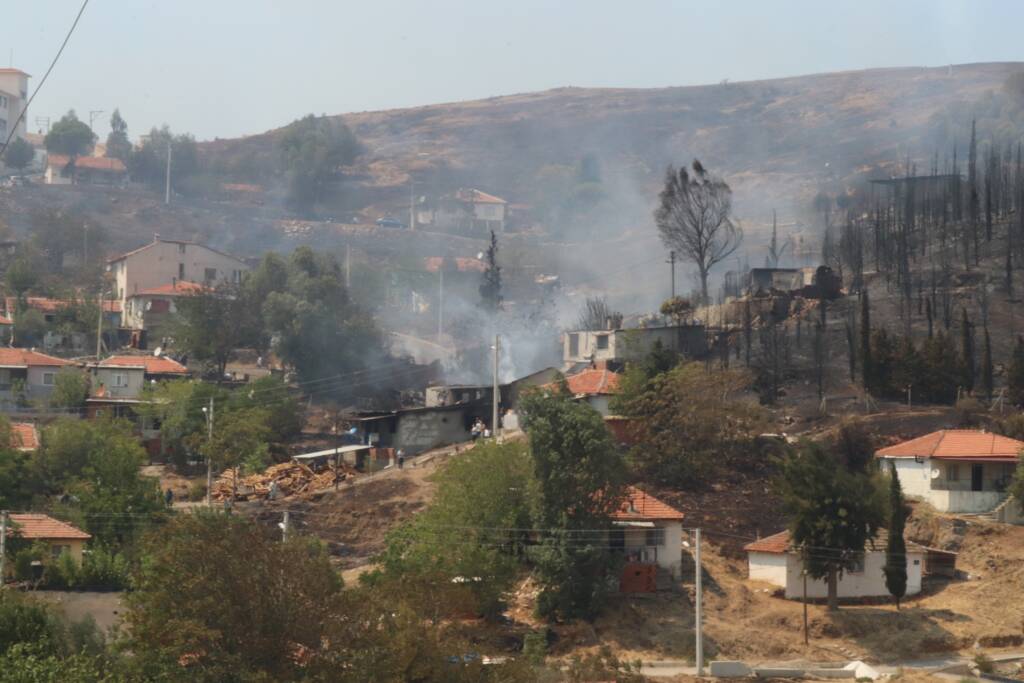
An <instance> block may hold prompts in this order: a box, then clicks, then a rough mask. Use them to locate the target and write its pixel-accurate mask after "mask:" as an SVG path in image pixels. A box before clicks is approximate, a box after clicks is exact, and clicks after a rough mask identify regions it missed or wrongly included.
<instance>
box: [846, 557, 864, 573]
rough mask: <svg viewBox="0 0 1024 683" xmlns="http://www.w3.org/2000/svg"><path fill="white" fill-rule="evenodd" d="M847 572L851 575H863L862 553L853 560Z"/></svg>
mask: <svg viewBox="0 0 1024 683" xmlns="http://www.w3.org/2000/svg"><path fill="white" fill-rule="evenodd" d="M849 572H850V573H851V574H863V573H864V553H860V554H858V555H857V557H855V558H853V562H852V563H851V565H850V570H849Z"/></svg>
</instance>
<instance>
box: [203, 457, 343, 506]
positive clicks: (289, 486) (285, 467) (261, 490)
mask: <svg viewBox="0 0 1024 683" xmlns="http://www.w3.org/2000/svg"><path fill="white" fill-rule="evenodd" d="M353 471H354V470H352V468H351V467H349V466H347V465H342V466H341V467H340V468H339V470H338V481H339V482H342V481H345V479H347V478H348V477H350V476H351V475H352V473H353ZM236 476H238V470H237V469H228V470H225V471H224V473H223V474H222V475H220V476H219V477H218V478H217V481H215V482H214V484H213V491H212V495H213V498H214V499H215V500H221V501H223V500H231V497H232V491H234V492H235V500H265V499H266V498H267V497H269V495H270V489H271V485H272V484H274V483H276V484H277V497H279V498H284V497H286V496H294V495H298V494H300V493H307V492H312V491H321V490H323V489H327V488H331V487H332V486H334V470H333V469H331V468H328V469H326V470H324V471H322V472H314V471H313V470H312V469H310V468H309V467H307V466H306V465H302V464H299V463H297V462H283V463H281V464H279V465H271V466H270V467H268V468H267V469H266V470H264V471H263V472H258V473H256V474H251V475H249V476H247V477H244V476H243V477H238V483H237V486H236V485H235V477H236Z"/></svg>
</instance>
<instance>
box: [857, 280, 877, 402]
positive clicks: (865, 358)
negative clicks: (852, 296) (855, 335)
mask: <svg viewBox="0 0 1024 683" xmlns="http://www.w3.org/2000/svg"><path fill="white" fill-rule="evenodd" d="M860 358H861V360H860V367H861V370H860V372H861V380H862V382H861V383H862V384H863V385H864V389H865V390H866V391H871V390H872V389H873V388H874V384H875V381H874V380H875V378H874V372H875V364H874V362H873V360H872V358H871V302H870V301H868V290H867V289H866V288H865V289H864V291H863V292H861V294H860Z"/></svg>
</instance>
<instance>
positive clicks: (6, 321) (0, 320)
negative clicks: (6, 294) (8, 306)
mask: <svg viewBox="0 0 1024 683" xmlns="http://www.w3.org/2000/svg"><path fill="white" fill-rule="evenodd" d="M13 324H14V321H13V320H11V319H10V318H8V317H7V316H6V315H0V325H13Z"/></svg>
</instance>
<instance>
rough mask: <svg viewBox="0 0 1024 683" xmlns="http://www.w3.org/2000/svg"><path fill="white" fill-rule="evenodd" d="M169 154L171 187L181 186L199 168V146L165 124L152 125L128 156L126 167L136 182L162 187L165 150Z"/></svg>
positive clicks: (178, 188) (189, 136) (177, 187)
mask: <svg viewBox="0 0 1024 683" xmlns="http://www.w3.org/2000/svg"><path fill="white" fill-rule="evenodd" d="M168 149H170V154H171V187H172V188H174V189H175V190H181V189H182V186H183V184H184V182H185V181H186V180H188V179H189V178H190V177H191V176H192V175H194V174H195V173H196V172H198V171H199V150H198V148H197V147H196V141H195V138H193V137H192V136H191V135H188V134H180V135H175V134H174V133H173V132H172V131H171V129H170V128H169V127H168V126H166V125H165V126H163V127H162V128H152V129H151V130H150V131H149V134H148V135H146V136H145V137H144V138H143V143H142V145H141V146H139V147H138V148H137V149H135V150H134V151H133V152H132V154H131V156H130V157H129V159H128V170H129V171H131V175H132V178H133V179H134V180H136V181H137V182H141V183H145V184H147V185H149V186H150V187H152V188H155V189H159V190H163V189H164V186H165V183H166V181H167V153H168V152H167V150H168Z"/></svg>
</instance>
